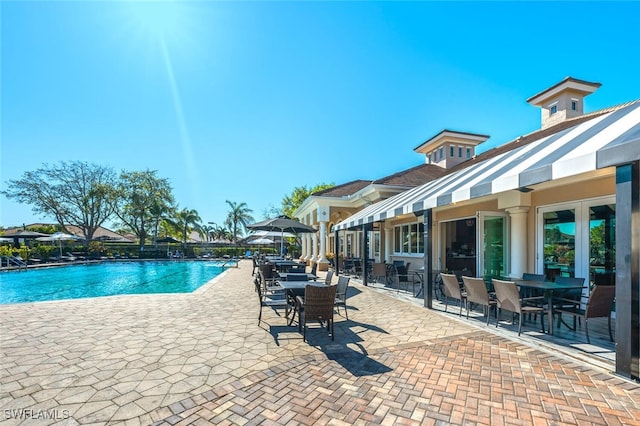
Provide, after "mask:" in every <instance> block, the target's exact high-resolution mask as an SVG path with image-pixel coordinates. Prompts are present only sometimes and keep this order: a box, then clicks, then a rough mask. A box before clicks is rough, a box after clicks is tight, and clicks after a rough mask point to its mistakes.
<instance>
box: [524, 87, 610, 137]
mask: <svg viewBox="0 0 640 426" xmlns="http://www.w3.org/2000/svg"><path fill="white" fill-rule="evenodd" d="M600 86H602V84H600V83H592V82H589V81H584V80H578V79H575V78H573V77H566V78H565V79H564V80H562V81H561V82H560V83H558V84H556V85H554V86H551V87H550V88H548V89H546V90H543V91H542V92H540V93H538V94H537V95H534V96H532V97H530V98H529V99H527V102H528V103H529V104H531V105H533V106H537V107H540V108H541V109H542V128H543V129H545V128H547V127H550V126H553V125H554V124H557V123H560V122H562V121H564V120H567V119H569V118H574V117H578V116H580V115H582V114H583V113H584V109H583V106H584V97H585V96H588V95H590V94H592V93H593V92H595V91H596V90H598V88H599V87H600Z"/></svg>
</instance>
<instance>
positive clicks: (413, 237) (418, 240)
mask: <svg viewBox="0 0 640 426" xmlns="http://www.w3.org/2000/svg"><path fill="white" fill-rule="evenodd" d="M393 234H394V235H393V241H394V245H393V251H394V253H395V254H423V253H424V247H423V245H424V244H423V241H422V239H423V235H424V223H422V222H416V223H412V224H407V225H399V226H396V227H395V228H394V229H393Z"/></svg>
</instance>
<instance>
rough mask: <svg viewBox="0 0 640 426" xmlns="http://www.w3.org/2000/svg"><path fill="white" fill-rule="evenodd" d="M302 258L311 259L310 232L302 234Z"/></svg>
mask: <svg viewBox="0 0 640 426" xmlns="http://www.w3.org/2000/svg"><path fill="white" fill-rule="evenodd" d="M303 235H304V236H303V238H302V245H303V247H304V260H307V261H309V260H311V234H303Z"/></svg>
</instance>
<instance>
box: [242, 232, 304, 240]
mask: <svg viewBox="0 0 640 426" xmlns="http://www.w3.org/2000/svg"><path fill="white" fill-rule="evenodd" d="M295 236H296V235H295V234H292V233H291V232H284V233H282V232H280V231H254V232H252V233H251V234H249V236H248V237H247V238H251V237H256V238H272V237H277V238H282V237H285V238H295Z"/></svg>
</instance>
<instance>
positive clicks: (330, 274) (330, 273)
mask: <svg viewBox="0 0 640 426" xmlns="http://www.w3.org/2000/svg"><path fill="white" fill-rule="evenodd" d="M332 279H333V271H327V275H326V276H325V277H324V283H325V284H326V285H331V280H332Z"/></svg>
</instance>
